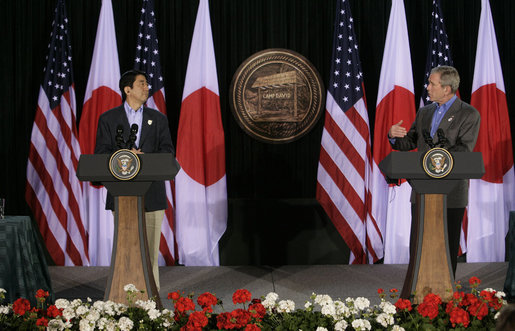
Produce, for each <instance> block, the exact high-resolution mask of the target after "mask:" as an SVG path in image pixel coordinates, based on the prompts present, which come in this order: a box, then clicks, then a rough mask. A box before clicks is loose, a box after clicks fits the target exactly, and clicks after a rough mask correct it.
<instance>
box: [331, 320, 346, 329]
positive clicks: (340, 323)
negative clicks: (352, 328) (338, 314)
mask: <svg viewBox="0 0 515 331" xmlns="http://www.w3.org/2000/svg"><path fill="white" fill-rule="evenodd" d="M347 326H348V324H347V321H346V320H341V321H338V322H337V323H336V324H335V325H334V329H335V330H336V331H343V330H345V329H347Z"/></svg>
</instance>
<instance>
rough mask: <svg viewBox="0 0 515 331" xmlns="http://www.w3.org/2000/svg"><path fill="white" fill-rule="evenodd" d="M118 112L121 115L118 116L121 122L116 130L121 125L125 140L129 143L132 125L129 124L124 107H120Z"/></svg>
mask: <svg viewBox="0 0 515 331" xmlns="http://www.w3.org/2000/svg"><path fill="white" fill-rule="evenodd" d="M118 112H119V114H118V115H117V118H119V119H120V122H119V123H118V124H117V125H116V127H115V129H117V127H118V125H119V124H121V125H122V127H123V139H124V140H125V141H127V140H128V139H129V135H130V134H131V125H130V124H129V119H128V118H127V114H126V113H125V107H124V106H123V105H122V106H121V107H119V108H118Z"/></svg>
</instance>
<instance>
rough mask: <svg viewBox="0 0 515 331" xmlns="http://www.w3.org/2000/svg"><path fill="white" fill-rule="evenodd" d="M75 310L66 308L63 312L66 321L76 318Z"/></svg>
mask: <svg viewBox="0 0 515 331" xmlns="http://www.w3.org/2000/svg"><path fill="white" fill-rule="evenodd" d="M75 316H76V315H75V310H73V308H71V307H67V308H64V310H63V317H64V319H66V320H72V319H74V318H75Z"/></svg>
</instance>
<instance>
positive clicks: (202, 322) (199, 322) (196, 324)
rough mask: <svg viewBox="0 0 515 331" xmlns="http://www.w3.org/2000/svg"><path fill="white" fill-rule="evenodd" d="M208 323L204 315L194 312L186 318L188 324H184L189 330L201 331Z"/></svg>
mask: <svg viewBox="0 0 515 331" xmlns="http://www.w3.org/2000/svg"><path fill="white" fill-rule="evenodd" d="M208 322H209V320H208V318H207V317H206V315H204V313H203V312H201V311H196V312H193V313H191V314H190V316H189V318H188V323H186V326H187V327H190V328H199V329H202V328H203V327H204V326H206V325H207V323H208ZM188 330H190V329H188Z"/></svg>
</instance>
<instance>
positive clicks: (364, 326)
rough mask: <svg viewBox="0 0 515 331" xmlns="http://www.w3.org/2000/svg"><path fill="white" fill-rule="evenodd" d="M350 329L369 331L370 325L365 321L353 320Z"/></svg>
mask: <svg viewBox="0 0 515 331" xmlns="http://www.w3.org/2000/svg"><path fill="white" fill-rule="evenodd" d="M352 327H353V328H354V330H370V329H371V328H372V325H370V322H369V321H367V320H365V319H355V320H354V321H352Z"/></svg>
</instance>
